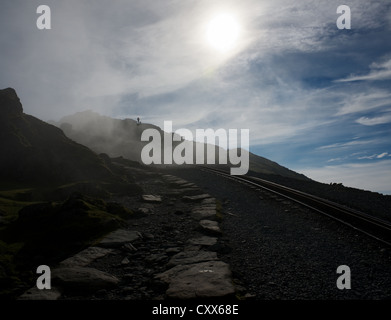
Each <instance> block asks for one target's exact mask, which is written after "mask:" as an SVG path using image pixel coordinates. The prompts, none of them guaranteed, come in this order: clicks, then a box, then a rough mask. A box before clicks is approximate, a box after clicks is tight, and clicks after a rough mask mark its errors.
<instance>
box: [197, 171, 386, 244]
mask: <svg viewBox="0 0 391 320" xmlns="http://www.w3.org/2000/svg"><path fill="white" fill-rule="evenodd" d="M202 170H204V171H207V172H210V173H212V174H216V175H220V176H222V177H224V178H227V179H231V180H234V181H236V182H239V183H242V184H245V185H248V186H250V187H251V188H253V189H255V190H258V191H261V190H264V191H268V192H271V193H273V194H276V195H278V196H279V197H283V198H285V199H288V200H290V201H293V202H295V203H298V204H300V205H302V206H305V207H307V208H309V209H311V210H313V211H315V212H317V213H320V214H322V215H324V216H327V217H329V218H331V219H333V220H336V221H338V222H340V223H342V224H344V225H347V226H348V227H350V228H353V229H354V230H356V231H358V232H360V233H363V234H365V235H367V236H369V237H371V238H373V239H376V240H377V241H380V242H381V243H383V244H386V245H387V246H391V223H389V222H387V221H384V220H381V219H379V218H376V217H374V216H371V215H369V214H366V213H363V212H360V211H357V210H353V209H350V208H347V207H345V206H342V205H340V204H338V203H335V202H332V201H329V200H326V199H322V198H320V197H317V196H314V195H311V194H308V193H304V192H302V191H298V190H295V189H292V188H288V187H285V186H282V185H279V184H277V183H274V182H270V181H267V180H264V179H260V178H257V177H252V176H232V175H230V174H229V173H228V172H225V171H223V170H219V169H215V168H210V167H203V168H202Z"/></svg>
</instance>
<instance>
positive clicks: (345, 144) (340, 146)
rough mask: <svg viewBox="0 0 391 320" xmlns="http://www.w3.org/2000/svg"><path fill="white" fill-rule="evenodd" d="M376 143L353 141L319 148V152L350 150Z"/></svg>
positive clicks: (371, 141) (372, 141) (373, 141)
mask: <svg viewBox="0 0 391 320" xmlns="http://www.w3.org/2000/svg"><path fill="white" fill-rule="evenodd" d="M375 142H376V141H375V140H353V141H349V142H337V143H333V144H329V145H326V146H321V147H318V148H317V150H325V149H341V148H349V147H352V146H358V145H367V144H373V143H375Z"/></svg>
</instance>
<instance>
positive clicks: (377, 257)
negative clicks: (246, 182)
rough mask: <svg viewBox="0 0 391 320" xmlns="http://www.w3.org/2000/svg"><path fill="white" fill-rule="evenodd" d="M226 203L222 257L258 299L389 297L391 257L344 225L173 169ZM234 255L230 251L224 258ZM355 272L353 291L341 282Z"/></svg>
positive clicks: (205, 175)
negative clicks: (339, 284) (347, 271)
mask: <svg viewBox="0 0 391 320" xmlns="http://www.w3.org/2000/svg"><path fill="white" fill-rule="evenodd" d="M168 172H169V173H170V174H173V175H177V176H179V177H181V178H183V179H186V180H188V181H191V182H194V183H196V184H197V185H198V186H199V187H201V188H202V189H203V191H204V192H207V193H209V194H210V195H212V196H214V197H216V198H217V199H219V200H220V201H221V205H222V211H223V221H222V223H221V225H220V226H221V229H222V232H223V239H224V241H226V242H227V243H228V244H229V246H230V248H231V250H225V251H222V252H220V253H219V258H220V259H221V260H223V261H225V262H227V263H229V264H230V266H231V269H232V271H233V274H234V277H235V279H236V282H237V284H240V285H242V286H243V287H244V288H246V292H247V296H248V297H253V299H256V300H276V299H283V300H295V299H299V300H351V299H355V300H356V299H360V300H361V299H365V300H377V299H381V300H382V299H390V298H391V269H390V267H389V266H390V262H391V250H390V248H387V247H384V245H382V244H380V243H379V242H377V241H375V240H373V239H371V238H368V237H367V236H365V235H362V234H358V233H357V232H355V231H354V230H353V229H350V228H348V227H347V226H344V225H341V224H338V223H337V222H335V221H333V220H331V219H329V218H327V217H324V216H321V215H319V214H317V213H315V212H311V211H310V210H309V209H306V208H303V207H300V206H299V205H297V204H294V203H291V202H289V201H287V200H285V199H282V198H278V197H276V196H274V195H272V194H269V193H266V192H261V193H260V192H257V191H255V190H253V189H251V188H249V187H246V186H243V185H240V184H238V183H236V182H234V181H231V180H228V179H225V178H223V177H220V176H217V175H213V174H211V173H207V172H204V171H200V170H199V169H198V168H195V169H179V170H169V171H168ZM227 251H229V252H227ZM340 265H346V266H348V267H349V268H350V271H351V289H350V290H347V289H345V290H340V289H338V288H337V285H336V282H337V279H338V278H339V277H341V276H342V274H337V268H338V267H339V266H340Z"/></svg>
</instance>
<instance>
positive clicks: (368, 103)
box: [336, 88, 391, 116]
mask: <svg viewBox="0 0 391 320" xmlns="http://www.w3.org/2000/svg"><path fill="white" fill-rule="evenodd" d="M358 90H359V89H358ZM364 90H365V91H364V92H361V93H358V92H355V94H349V95H346V96H345V97H344V99H343V101H342V102H341V105H342V107H341V108H340V109H339V110H338V112H337V114H336V115H337V116H341V115H346V114H353V113H358V112H367V111H369V110H375V109H379V108H382V107H388V106H390V105H391V94H390V92H389V91H388V90H384V89H375V88H365V89H364Z"/></svg>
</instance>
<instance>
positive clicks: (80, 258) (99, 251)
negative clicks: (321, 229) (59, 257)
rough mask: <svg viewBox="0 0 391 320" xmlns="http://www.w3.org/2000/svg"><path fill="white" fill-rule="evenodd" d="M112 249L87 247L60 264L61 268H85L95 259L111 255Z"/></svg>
mask: <svg viewBox="0 0 391 320" xmlns="http://www.w3.org/2000/svg"><path fill="white" fill-rule="evenodd" d="M112 252H113V250H112V249H106V248H99V247H88V248H87V249H85V250H83V251H80V252H79V253H77V254H75V255H74V256H72V257H69V258H68V259H65V260H64V261H61V262H60V266H61V267H85V266H87V265H89V264H90V263H91V262H93V261H94V260H96V259H99V258H102V257H105V256H106V255H108V254H110V253H112Z"/></svg>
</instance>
